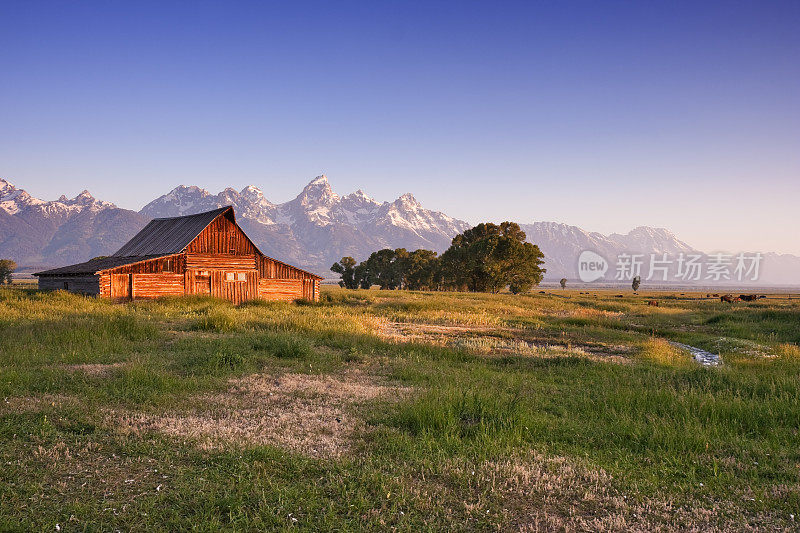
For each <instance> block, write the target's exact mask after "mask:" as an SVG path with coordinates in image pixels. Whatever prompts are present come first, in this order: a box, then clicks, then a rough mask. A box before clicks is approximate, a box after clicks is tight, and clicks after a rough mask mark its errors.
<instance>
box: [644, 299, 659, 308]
mask: <svg viewBox="0 0 800 533" xmlns="http://www.w3.org/2000/svg"><path fill="white" fill-rule="evenodd" d="M647 305H650V306H652V307H658V300H650V301H649V302H647Z"/></svg>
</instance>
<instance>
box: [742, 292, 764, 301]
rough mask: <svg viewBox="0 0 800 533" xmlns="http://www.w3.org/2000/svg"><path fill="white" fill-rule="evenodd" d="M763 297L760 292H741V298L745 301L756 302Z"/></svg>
mask: <svg viewBox="0 0 800 533" xmlns="http://www.w3.org/2000/svg"><path fill="white" fill-rule="evenodd" d="M759 298H761V297H760V296H759V295H758V294H740V295H739V299H740V300H742V301H743V302H755V301H756V300H758V299H759Z"/></svg>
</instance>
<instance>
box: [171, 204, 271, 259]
mask: <svg viewBox="0 0 800 533" xmlns="http://www.w3.org/2000/svg"><path fill="white" fill-rule="evenodd" d="M186 252H187V253H189V254H193V253H199V254H226V255H252V256H255V255H256V254H257V253H258V250H256V247H255V246H253V243H251V242H250V239H248V238H247V236H246V235H245V234H244V231H242V229H241V228H240V227H239V226H237V225H236V224H235V223H234V222H233V221H231V220H230V219H229V218H228V217H227V216H225V215H224V214H223V215H221V216H218V217H217V218H216V219H214V221H213V222H212V223H211V224H209V225H208V227H206V229H204V230H203V231H202V232H200V234H199V235H198V236H197V238H195V240H193V241H192V242H191V243H189V245H188V246H187V247H186Z"/></svg>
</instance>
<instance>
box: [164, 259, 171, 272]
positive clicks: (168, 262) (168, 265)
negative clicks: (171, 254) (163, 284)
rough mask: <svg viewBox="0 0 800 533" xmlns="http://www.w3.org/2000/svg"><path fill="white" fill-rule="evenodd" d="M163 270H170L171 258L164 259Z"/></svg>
mask: <svg viewBox="0 0 800 533" xmlns="http://www.w3.org/2000/svg"><path fill="white" fill-rule="evenodd" d="M164 272H172V259H164Z"/></svg>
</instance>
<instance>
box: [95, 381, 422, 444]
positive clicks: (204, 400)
mask: <svg viewBox="0 0 800 533" xmlns="http://www.w3.org/2000/svg"><path fill="white" fill-rule="evenodd" d="M409 391H410V389H408V388H406V387H396V386H390V385H386V384H380V383H378V382H376V381H375V379H374V377H372V376H369V375H366V374H362V373H355V372H353V373H349V374H347V375H345V376H341V377H334V376H312V375H305V374H285V375H282V376H278V377H276V376H270V375H250V376H246V377H244V378H241V379H236V380H232V381H231V382H230V387H229V388H228V390H226V391H225V392H223V393H218V394H208V395H204V396H200V397H197V398H195V399H194V401H193V403H194V404H195V407H193V408H192V409H190V410H186V411H172V412H165V413H156V414H154V413H142V412H121V411H109V412H108V417H107V421H108V423H109V424H111V425H112V426H114V427H117V428H119V429H120V430H121V431H123V432H125V433H133V434H141V433H143V432H147V431H158V432H161V433H165V434H167V435H172V436H176V437H180V438H184V439H190V440H192V441H194V442H196V443H197V445H198V446H199V447H200V448H202V449H221V448H225V447H227V446H229V445H234V446H242V447H248V446H263V445H269V446H278V447H282V448H286V449H288V450H291V451H294V452H298V453H302V454H305V455H309V456H312V457H338V456H341V455H342V454H343V453H345V452H346V451H347V450H348V449H349V447H350V444H351V436H352V435H353V433H354V432H355V431H356V430H357V429H363V428H364V424H363V420H362V419H361V418H360V417H359V415H358V414H357V413H356V410H355V409H354V407H355V406H356V405H358V404H360V403H362V402H364V401H367V400H373V399H377V398H380V399H385V400H392V399H399V398H402V397H404V396H405V395H407V394H408V393H409Z"/></svg>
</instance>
